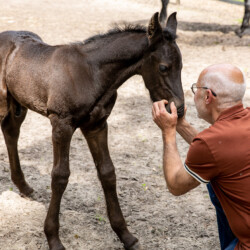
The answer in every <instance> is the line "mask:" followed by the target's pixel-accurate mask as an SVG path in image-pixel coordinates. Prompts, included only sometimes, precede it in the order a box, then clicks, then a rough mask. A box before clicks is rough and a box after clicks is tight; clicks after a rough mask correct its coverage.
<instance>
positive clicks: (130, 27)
mask: <svg viewBox="0 0 250 250" xmlns="http://www.w3.org/2000/svg"><path fill="white" fill-rule="evenodd" d="M126 32H129V33H138V34H140V33H144V34H146V33H147V28H146V27H145V26H143V25H134V24H123V25H122V26H121V25H116V26H115V27H114V28H112V29H110V30H109V31H107V32H106V33H102V34H97V35H94V36H92V37H89V38H88V39H86V40H84V41H83V44H89V43H92V42H96V41H97V40H100V39H102V38H108V37H110V36H113V35H116V34H121V33H126ZM163 36H164V38H165V39H167V40H169V41H174V40H175V39H176V35H175V34H174V33H173V32H172V31H171V30H169V29H167V28H164V29H163Z"/></svg>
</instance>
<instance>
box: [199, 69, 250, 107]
mask: <svg viewBox="0 0 250 250" xmlns="http://www.w3.org/2000/svg"><path fill="white" fill-rule="evenodd" d="M198 83H199V84H200V85H201V86H203V87H204V86H206V87H208V88H210V89H212V90H213V91H214V92H215V93H216V94H217V98H218V105H219V106H220V107H221V108H227V107H230V106H232V105H234V103H236V102H239V101H242V99H243V96H244V94H245V90H246V83H245V79H244V75H243V73H242V71H241V70H240V69H239V68H237V67H235V66H234V65H231V64H214V65H211V66H209V67H207V68H205V69H204V70H203V71H202V72H201V74H200V76H199V79H198Z"/></svg>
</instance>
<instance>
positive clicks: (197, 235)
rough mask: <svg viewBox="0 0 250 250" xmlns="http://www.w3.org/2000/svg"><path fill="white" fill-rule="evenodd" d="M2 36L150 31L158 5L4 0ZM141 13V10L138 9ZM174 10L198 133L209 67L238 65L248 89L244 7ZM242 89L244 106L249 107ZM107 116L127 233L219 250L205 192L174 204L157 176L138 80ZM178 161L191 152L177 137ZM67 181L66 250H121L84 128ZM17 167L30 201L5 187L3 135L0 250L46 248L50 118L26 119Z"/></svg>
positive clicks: (159, 244) (146, 240) (149, 245)
mask: <svg viewBox="0 0 250 250" xmlns="http://www.w3.org/2000/svg"><path fill="white" fill-rule="evenodd" d="M0 6H1V8H0V30H1V31H4V30H29V31H33V32H35V33H37V34H38V35H39V36H41V37H42V38H43V40H44V41H45V42H47V43H49V44H62V43H68V42H74V41H82V40H84V39H86V38H88V37H89V36H91V35H94V34H96V33H99V32H105V31H107V30H108V29H109V28H110V27H111V25H112V23H115V22H122V21H128V22H136V23H142V24H145V25H147V23H148V20H149V19H150V17H151V16H152V14H153V13H154V12H156V11H159V8H160V1H158V0H113V1H111V0H82V1H80V0H71V1H66V0H60V1H59V0H55V1H49V0H35V1H29V0H8V1H6V0H0ZM139 10H140V11H139ZM173 11H177V13H178V14H177V15H178V21H179V25H178V36H179V38H178V44H179V47H180V49H181V52H182V55H183V65H184V67H183V72H182V79H183V88H184V92H185V97H186V103H187V105H188V112H187V119H188V120H189V121H191V122H192V124H194V125H195V126H196V128H197V129H198V130H202V129H204V128H205V127H207V126H208V125H207V124H206V123H205V122H203V121H200V120H199V119H198V118H197V116H196V112H195V107H194V104H193V96H192V93H191V91H190V86H191V84H192V83H193V82H195V81H196V80H197V76H198V74H199V72H200V71H201V70H202V69H203V68H204V67H206V66H208V65H210V64H213V63H219V62H228V63H233V64H235V65H237V66H239V67H240V68H241V69H242V70H243V71H244V73H245V75H246V79H247V81H248V84H249V83H250V37H249V36H246V37H244V38H241V39H240V38H238V37H237V36H235V34H234V32H233V31H234V29H235V28H236V27H237V26H239V21H240V19H241V18H242V15H243V7H242V6H238V5H232V4H227V3H224V2H219V1H215V0H210V1H205V0H200V1H199V4H198V1H195V0H189V1H188V0H181V5H176V4H175V1H172V2H171V3H170V5H169V13H171V12H173ZM249 88H250V87H249V86H248V90H247V94H246V98H245V100H244V104H245V106H249V105H250V89H249ZM118 93H119V97H118V100H117V103H116V105H115V107H114V110H113V113H112V115H111V116H110V118H109V120H108V122H109V147H110V153H111V156H112V159H113V162H114V164H115V166H116V174H117V186H118V187H117V188H118V194H119V199H120V204H121V207H122V210H123V213H124V216H125V218H126V221H127V224H128V226H129V229H130V230H131V232H132V233H134V234H135V235H136V236H137V237H138V238H139V240H140V242H141V244H142V246H143V249H148V250H158V249H169V250H173V249H186V250H193V249H207V250H210V249H219V241H218V232H217V226H216V218H215V212H214V209H213V207H212V205H211V204H210V200H209V197H208V194H207V191H206V187H205V186H204V185H200V186H199V187H198V188H196V189H195V190H193V191H191V192H190V193H188V194H186V195H184V196H181V197H174V196H172V195H171V194H170V193H169V192H168V190H167V189H166V184H165V181H164V177H163V170H162V140H161V133H160V131H159V129H158V128H157V127H156V125H155V124H154V123H153V121H152V118H151V102H150V100H149V95H148V91H147V90H146V89H145V87H144V84H143V81H142V78H141V77H139V76H136V77H132V78H131V79H129V80H128V81H127V82H126V83H124V85H123V86H122V87H121V88H120V89H119V91H118ZM178 147H179V151H180V155H181V158H182V159H183V160H185V155H186V152H187V150H188V145H187V144H186V143H185V142H184V141H183V140H182V139H181V138H180V137H179V136H178ZM70 152H71V153H70V160H71V172H72V174H71V176H70V181H69V184H68V187H67V190H66V192H65V194H64V197H63V200H62V204H61V215H60V222H61V229H60V236H61V239H62V242H63V243H64V245H65V246H66V248H67V249H69V250H73V249H74V250H108V249H110V250H113V249H116V250H117V249H123V247H122V244H121V243H120V241H119V240H118V239H117V237H116V235H115V234H114V233H113V231H112V230H111V228H110V225H109V222H108V219H107V216H106V208H105V202H104V197H103V193H102V189H101V186H100V183H99V181H98V179H97V176H96V170H95V167H94V164H93V161H92V158H91V155H90V153H89V151H88V147H87V144H86V141H85V140H84V138H83V137H82V135H81V133H80V131H78V130H77V131H76V133H75V134H74V137H73V140H72V144H71V151H70ZM19 153H20V159H21V164H22V166H23V170H24V173H25V175H26V179H27V181H28V183H29V184H30V185H31V186H32V187H33V188H34V189H35V191H36V192H35V195H34V199H27V198H22V197H20V195H19V193H18V191H17V189H16V188H15V187H14V185H13V183H12V182H11V180H10V172H9V164H8V157H7V152H6V147H5V144H4V140H3V137H2V134H1V135H0V249H1V250H36V249H42V250H45V249H48V245H47V242H46V239H45V236H44V234H43V221H44V219H45V216H46V211H47V207H48V204H49V200H50V195H51V189H50V181H51V179H50V172H51V168H52V161H53V159H52V145H51V127H50V124H49V120H48V119H46V118H44V117H41V116H39V115H37V114H36V113H34V112H29V113H28V115H27V118H26V120H25V122H24V124H23V126H22V131H21V135H20V140H19Z"/></svg>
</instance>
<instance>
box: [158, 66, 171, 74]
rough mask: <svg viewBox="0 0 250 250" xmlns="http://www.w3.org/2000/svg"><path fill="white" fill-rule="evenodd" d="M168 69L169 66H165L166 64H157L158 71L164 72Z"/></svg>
mask: <svg viewBox="0 0 250 250" xmlns="http://www.w3.org/2000/svg"><path fill="white" fill-rule="evenodd" d="M168 69H169V67H168V66H166V65H164V64H160V65H159V71H160V72H161V73H166V72H167V71H168Z"/></svg>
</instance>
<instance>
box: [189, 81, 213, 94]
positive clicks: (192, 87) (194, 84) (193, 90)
mask: <svg viewBox="0 0 250 250" xmlns="http://www.w3.org/2000/svg"><path fill="white" fill-rule="evenodd" d="M196 85H197V83H193V84H192V86H191V90H192V92H193V93H194V94H195V92H196V91H197V89H210V88H208V87H197V86H196ZM210 90H211V93H212V94H213V96H217V95H216V94H215V93H214V91H213V90H212V89H210Z"/></svg>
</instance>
